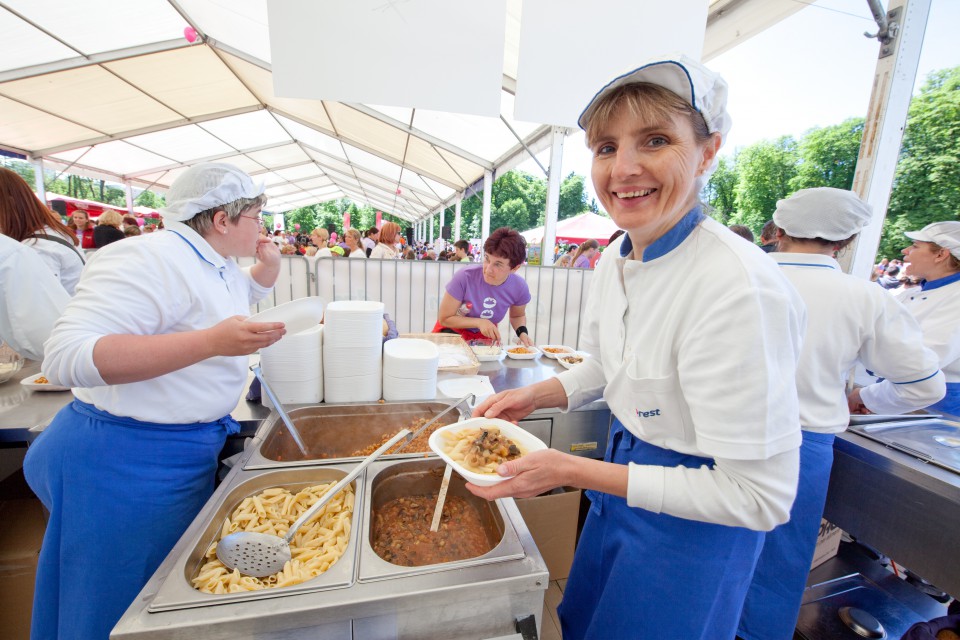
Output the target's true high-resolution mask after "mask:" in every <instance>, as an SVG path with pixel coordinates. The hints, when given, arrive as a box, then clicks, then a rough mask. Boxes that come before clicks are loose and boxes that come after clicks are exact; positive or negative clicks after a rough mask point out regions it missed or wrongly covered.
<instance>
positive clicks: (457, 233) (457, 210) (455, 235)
mask: <svg viewBox="0 0 960 640" xmlns="http://www.w3.org/2000/svg"><path fill="white" fill-rule="evenodd" d="M462 200H463V198H457V203H456V204H455V205H454V209H453V210H454V212H455V213H454V215H455V220H456V222H455V226H454V230H453V239H454V240H459V239H460V203H461V202H462Z"/></svg>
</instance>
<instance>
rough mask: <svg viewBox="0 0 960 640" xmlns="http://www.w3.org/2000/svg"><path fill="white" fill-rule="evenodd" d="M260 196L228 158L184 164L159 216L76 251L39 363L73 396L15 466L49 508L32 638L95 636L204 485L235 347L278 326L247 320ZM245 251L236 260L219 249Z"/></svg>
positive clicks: (243, 368) (255, 341)
mask: <svg viewBox="0 0 960 640" xmlns="http://www.w3.org/2000/svg"><path fill="white" fill-rule="evenodd" d="M265 202H266V196H264V195H263V188H262V187H261V186H259V185H256V184H254V182H253V181H252V180H251V179H250V177H249V176H247V175H246V174H245V173H243V172H242V171H240V170H239V169H237V168H235V167H233V166H231V165H227V164H213V163H210V164H201V165H197V166H194V167H191V168H189V169H187V170H186V171H185V172H184V173H183V174H182V175H181V176H180V177H178V178H177V179H176V180H175V181H174V183H173V185H171V187H170V192H169V194H168V195H167V203H168V204H167V206H166V207H165V208H164V209H162V213H163V217H164V223H165V226H166V229H167V230H166V231H164V232H162V233H155V234H151V235H148V236H140V237H137V238H129V239H126V240H124V241H123V242H116V243H114V244H111V245H110V246H108V247H105V248H104V249H101V250H99V251H97V253H96V254H95V255H94V256H93V257H92V258H91V259H90V261H89V262H88V263H87V266H86V268H85V269H84V272H83V275H82V276H81V279H80V284H79V285H78V287H77V294H76V296H74V298H73V299H72V300H71V301H70V303H69V305H68V306H67V308H66V310H65V312H64V314H63V317H61V318H60V320H59V321H58V322H57V324H56V326H55V327H54V330H53V333H52V335H51V336H50V339H49V340H48V341H47V343H46V345H45V353H46V357H45V359H44V361H43V366H42V370H43V372H44V374H45V375H46V377H47V378H49V379H50V382H52V383H53V384H58V385H63V386H69V387H72V388H73V393H74V396H76V398H75V400H74V401H73V402H72V403H71V404H69V405H67V406H66V407H64V408H63V409H62V410H61V411H60V412H59V413H58V414H57V416H56V417H55V418H54V420H53V422H51V424H50V426H49V427H47V428H46V430H44V432H43V433H42V434H40V436H39V437H38V438H37V440H36V442H35V443H34V444H33V445H31V447H30V449H29V450H28V452H27V456H26V459H25V461H24V465H23V468H24V474H25V475H26V478H27V482H29V484H30V487H31V488H32V489H33V490H34V492H35V493H36V494H37V496H38V497H39V498H40V500H41V501H42V502H43V504H44V506H45V507H46V508H47V509H48V510H49V511H50V519H49V521H48V523H47V530H46V533H45V535H44V538H43V546H42V548H41V551H40V563H39V568H38V570H37V582H36V593H35V596H34V608H33V623H32V629H31V635H32V637H33V638H34V639H39V638H51V639H52V638H59V639H60V640H66V639H74V638H75V639H77V640H106V638H107V636H108V635H109V633H110V630H111V629H112V628H113V626H114V625H115V624H116V622H117V620H119V619H120V616H121V615H122V614H123V612H124V611H125V610H126V608H127V607H128V606H129V605H130V603H131V602H133V600H134V598H136V596H137V593H138V592H139V591H140V589H141V588H142V587H143V586H144V584H146V582H147V580H148V579H149V578H150V576H151V575H152V574H153V572H154V571H155V570H156V568H157V567H158V566H159V564H160V562H161V561H162V560H163V558H164V557H165V556H166V555H167V553H169V551H170V549H172V548H173V545H174V543H175V542H176V541H177V539H178V538H179V537H180V535H181V534H182V533H183V532H184V530H185V529H186V528H187V525H189V524H190V521H191V520H193V518H194V516H196V514H197V513H198V512H199V511H200V508H201V507H202V506H203V504H204V503H205V502H206V501H207V499H208V498H209V497H210V495H211V494H212V492H213V485H214V475H215V473H216V469H217V455H218V454H219V453H220V450H221V448H222V447H223V444H224V441H225V439H226V437H227V435H228V434H230V433H236V432H237V431H239V425H238V424H237V423H236V421H234V420H233V418H231V417H230V411H231V410H232V409H233V408H234V407H235V406H236V404H237V400H238V399H239V397H240V393H241V392H242V390H243V385H244V384H245V383H246V380H247V355H248V354H250V353H253V352H254V351H256V350H258V349H260V348H263V347H266V346H269V345H271V344H273V343H274V342H276V341H277V340H279V339H280V338H281V337H282V336H283V334H284V327H283V323H279V322H260V323H253V322H244V316H247V315H248V314H249V309H250V305H251V304H254V303H255V302H257V301H258V300H260V299H262V298H263V297H264V296H266V295H267V293H268V292H269V291H270V288H272V287H273V284H274V282H275V281H276V279H277V275H278V273H279V270H280V254H279V251H278V250H277V248H276V246H275V245H274V244H273V243H272V242H270V241H269V240H267V239H266V238H261V237H260V234H259V230H260V222H259V214H260V208H261V207H262V206H263V204H264V203H265ZM254 255H256V257H257V264H256V265H255V266H253V267H251V268H249V269H246V270H244V269H241V268H240V267H238V266H237V264H236V262H235V261H234V260H233V259H232V258H233V257H236V256H254ZM130 273H137V274H142V275H143V277H140V278H137V279H134V280H131V279H130V277H129V275H128V274H130Z"/></svg>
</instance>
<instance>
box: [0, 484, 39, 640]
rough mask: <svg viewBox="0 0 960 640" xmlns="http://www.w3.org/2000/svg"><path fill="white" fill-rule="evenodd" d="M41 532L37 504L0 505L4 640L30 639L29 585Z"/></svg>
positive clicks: (27, 501)
mask: <svg viewBox="0 0 960 640" xmlns="http://www.w3.org/2000/svg"><path fill="white" fill-rule="evenodd" d="M45 528H46V521H45V518H44V515H43V507H42V505H41V504H40V501H39V500H36V499H24V500H4V501H0V602H2V603H3V605H2V606H0V629H2V630H3V631H2V634H3V637H4V638H5V639H6V640H20V639H23V640H28V639H29V638H30V614H31V612H32V611H33V585H34V582H35V579H36V575H37V560H38V559H39V556H40V543H41V542H42V541H43V532H44V529H45Z"/></svg>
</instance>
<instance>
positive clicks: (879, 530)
mask: <svg viewBox="0 0 960 640" xmlns="http://www.w3.org/2000/svg"><path fill="white" fill-rule="evenodd" d="M833 452H834V461H833V470H832V472H831V475H830V490H829V492H828V494H827V504H826V509H825V510H824V517H825V518H826V519H827V520H829V521H830V522H832V523H834V524H836V525H837V526H838V527H840V528H841V529H843V530H844V531H846V532H847V533H849V534H850V535H852V536H854V537H855V538H857V539H858V540H861V541H862V542H864V543H866V544H869V545H871V546H873V547H875V548H876V549H878V550H879V551H881V552H882V553H884V554H886V555H888V556H890V557H891V558H893V559H894V560H895V561H896V562H897V563H899V564H903V565H904V566H906V567H907V568H909V569H910V570H912V571H913V572H915V573H916V574H917V575H920V576H922V577H923V578H924V579H925V580H927V581H929V582H930V583H932V584H934V585H936V586H937V587H939V588H940V589H943V590H944V591H946V592H947V593H950V594H951V595H954V596H960V553H957V531H960V475H958V474H956V473H952V472H950V471H947V470H946V469H942V468H940V467H937V466H935V465H931V464H927V463H925V462H923V461H921V460H919V459H917V458H915V457H913V456H910V455H907V454H906V453H902V452H900V451H896V450H894V449H891V448H889V447H887V446H884V445H882V444H880V443H878V442H874V441H872V440H869V439H867V438H864V437H862V436H860V435H857V434H855V433H850V432H847V433H842V434H840V435H839V436H838V437H837V439H836V442H835V444H834V447H833Z"/></svg>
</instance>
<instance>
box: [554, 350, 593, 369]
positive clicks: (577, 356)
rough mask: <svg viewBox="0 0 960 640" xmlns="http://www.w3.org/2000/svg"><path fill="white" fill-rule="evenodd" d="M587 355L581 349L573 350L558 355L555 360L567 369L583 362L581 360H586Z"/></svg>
mask: <svg viewBox="0 0 960 640" xmlns="http://www.w3.org/2000/svg"><path fill="white" fill-rule="evenodd" d="M588 357H589V356H588V355H587V354H585V353H583V352H581V351H573V352H571V353H568V354H565V355H562V356H559V357H558V358H557V362H559V363H560V365H561V366H563V367H566V368H567V369H573V368H574V367H577V366H580V365H581V364H583V361H584V360H586V359H587V358H588Z"/></svg>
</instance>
